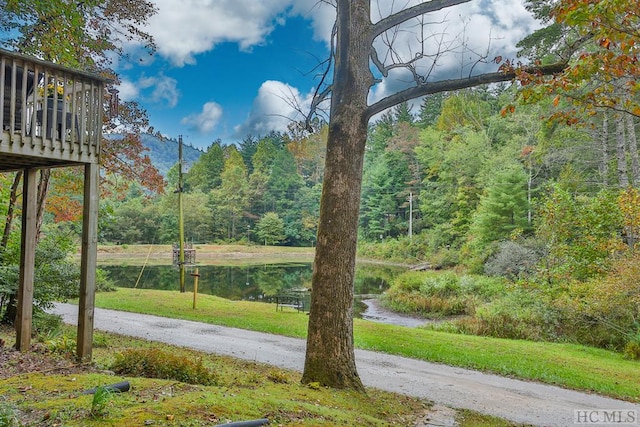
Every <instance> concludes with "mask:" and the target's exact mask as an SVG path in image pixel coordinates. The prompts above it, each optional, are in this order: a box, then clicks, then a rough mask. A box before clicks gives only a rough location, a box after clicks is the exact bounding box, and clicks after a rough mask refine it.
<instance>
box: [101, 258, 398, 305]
mask: <svg viewBox="0 0 640 427" xmlns="http://www.w3.org/2000/svg"><path fill="white" fill-rule="evenodd" d="M100 268H101V269H103V270H105V271H107V272H108V274H109V278H110V279H111V280H112V281H113V282H114V284H115V285H116V286H119V287H125V288H133V287H137V288H140V289H161V290H175V291H177V290H179V289H180V283H179V273H178V269H177V268H176V267H173V266H171V265H152V266H146V267H144V268H143V267H141V266H129V265H124V266H123V265H117V266H114V265H110V266H109V265H101V266H100ZM405 270H406V269H405V268H402V267H397V266H382V265H377V264H358V266H357V268H356V279H355V294H356V295H364V296H367V295H377V294H381V293H382V292H384V291H385V290H386V289H387V288H388V287H389V283H390V281H391V280H392V279H393V278H394V277H395V276H396V275H398V274H399V273H401V272H403V271H405ZM194 271H195V267H187V268H186V273H185V284H186V288H187V291H188V292H193V277H192V276H190V274H192V273H193V272H194ZM311 272H312V266H311V263H283V264H259V265H247V266H220V265H201V266H198V273H199V274H200V279H199V281H198V293H203V294H209V295H215V296H219V297H222V298H227V299H231V300H249V301H260V300H264V299H269V297H272V296H275V295H277V294H280V293H283V292H286V291H288V290H299V289H307V288H310V287H311Z"/></svg>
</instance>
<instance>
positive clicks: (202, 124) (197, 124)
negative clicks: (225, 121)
mask: <svg viewBox="0 0 640 427" xmlns="http://www.w3.org/2000/svg"><path fill="white" fill-rule="evenodd" d="M221 117H222V107H221V106H220V105H219V104H217V103H215V102H207V103H206V104H204V105H203V106H202V111H201V112H200V113H199V114H190V115H189V116H187V117H185V118H183V119H182V120H181V121H180V123H182V124H183V125H186V126H189V127H190V128H192V129H195V130H197V131H198V132H200V133H209V132H211V131H212V130H213V129H214V128H215V127H216V125H217V124H218V122H219V121H220V118H221Z"/></svg>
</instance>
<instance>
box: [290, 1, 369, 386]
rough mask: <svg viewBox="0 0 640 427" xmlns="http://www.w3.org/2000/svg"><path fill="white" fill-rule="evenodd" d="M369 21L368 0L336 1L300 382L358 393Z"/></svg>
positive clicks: (359, 382) (359, 384) (360, 384)
mask: <svg viewBox="0 0 640 427" xmlns="http://www.w3.org/2000/svg"><path fill="white" fill-rule="evenodd" d="M369 16H370V11H369V0H352V1H349V2H345V1H342V2H338V13H337V49H336V52H337V57H336V62H335V70H334V79H333V82H334V83H333V93H332V98H331V120H330V125H329V136H328V140H327V155H326V166H325V175H324V184H323V188H322V198H321V201H320V222H319V226H318V242H317V247H316V255H315V262H314V265H313V276H312V293H311V308H310V313H309V331H308V337H307V351H306V359H305V366H304V373H303V376H302V382H303V383H310V382H319V383H320V384H323V385H327V386H330V387H335V388H351V389H356V390H364V387H363V385H362V382H361V381H360V377H359V376H358V373H357V370H356V365H355V354H354V349H353V310H352V309H353V279H354V272H355V260H356V242H357V230H358V214H359V206H360V187H361V183H362V165H363V158H364V147H365V141H366V136H367V123H368V117H367V116H366V115H365V111H366V107H367V104H366V102H367V99H366V97H367V93H368V91H369V88H370V86H371V85H372V84H373V78H372V75H371V73H370V72H369V67H368V65H367V64H368V59H369V52H370V49H371V36H370V34H371V26H370V24H369V23H370V18H369ZM355 24H359V26H358V25H355ZM354 25H355V26H354ZM350 26H351V27H350ZM327 307H332V308H331V309H330V310H328V309H327Z"/></svg>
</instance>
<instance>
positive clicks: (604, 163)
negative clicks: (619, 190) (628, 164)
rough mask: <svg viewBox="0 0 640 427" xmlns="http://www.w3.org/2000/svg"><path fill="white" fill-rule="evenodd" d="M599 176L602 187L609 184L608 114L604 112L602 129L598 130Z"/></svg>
mask: <svg viewBox="0 0 640 427" xmlns="http://www.w3.org/2000/svg"><path fill="white" fill-rule="evenodd" d="M600 148H601V150H600V151H601V153H602V156H601V157H600V167H599V169H600V176H601V177H602V185H603V186H604V188H607V187H608V186H609V115H608V114H607V112H604V114H603V117H602V131H601V132H600Z"/></svg>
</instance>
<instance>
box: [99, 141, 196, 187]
mask: <svg viewBox="0 0 640 427" xmlns="http://www.w3.org/2000/svg"><path fill="white" fill-rule="evenodd" d="M105 137H106V138H109V139H116V138H118V137H121V135H118V134H113V135H105ZM140 139H141V141H142V144H143V145H144V146H145V147H146V148H148V149H149V151H147V152H145V154H147V155H148V156H149V158H150V159H151V163H153V165H154V166H155V167H156V168H157V169H158V171H160V173H161V174H162V175H163V176H165V177H166V176H167V172H168V171H169V169H171V168H172V167H173V165H175V164H176V163H177V162H178V140H173V139H160V138H158V137H157V136H154V135H151V134H147V133H145V134H142V135H141V136H140ZM201 154H202V151H200V150H198V149H197V148H194V147H192V146H190V145H186V144H184V143H183V145H182V158H183V159H184V161H185V170H186V169H187V168H189V167H190V166H191V165H192V164H193V163H195V162H196V161H197V160H198V159H199V158H200V155H201Z"/></svg>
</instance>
